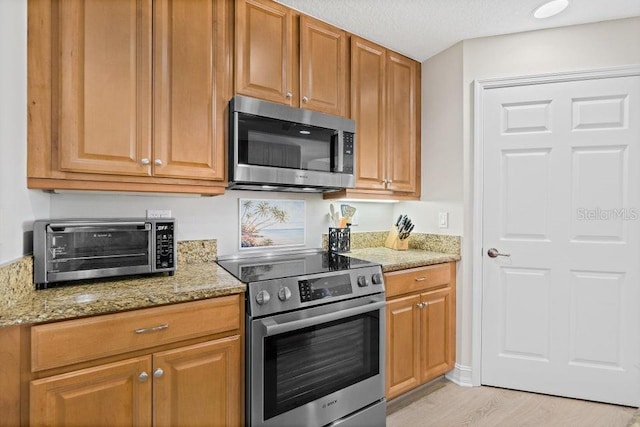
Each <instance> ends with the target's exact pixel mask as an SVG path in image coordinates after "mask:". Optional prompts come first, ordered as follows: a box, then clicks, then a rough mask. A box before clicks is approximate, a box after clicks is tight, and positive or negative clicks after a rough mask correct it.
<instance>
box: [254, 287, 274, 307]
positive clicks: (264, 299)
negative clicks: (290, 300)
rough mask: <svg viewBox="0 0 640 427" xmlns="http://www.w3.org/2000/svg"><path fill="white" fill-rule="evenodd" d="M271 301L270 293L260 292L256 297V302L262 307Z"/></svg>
mask: <svg viewBox="0 0 640 427" xmlns="http://www.w3.org/2000/svg"><path fill="white" fill-rule="evenodd" d="M270 299H271V295H269V292H267V291H265V290H262V291H260V292H258V294H257V295H256V302H257V303H258V304H260V305H262V304H266V303H268V302H269V300H270Z"/></svg>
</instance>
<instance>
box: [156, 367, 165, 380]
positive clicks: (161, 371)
mask: <svg viewBox="0 0 640 427" xmlns="http://www.w3.org/2000/svg"><path fill="white" fill-rule="evenodd" d="M163 375H164V371H163V370H162V368H158V369H156V370H155V371H153V378H161V377H162V376H163Z"/></svg>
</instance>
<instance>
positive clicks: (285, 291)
mask: <svg viewBox="0 0 640 427" xmlns="http://www.w3.org/2000/svg"><path fill="white" fill-rule="evenodd" d="M278 298H280V301H286V300H288V299H289V298H291V290H290V289H289V288H288V287H286V286H285V287H283V288H280V290H279V291H278Z"/></svg>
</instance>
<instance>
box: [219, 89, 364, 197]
mask: <svg viewBox="0 0 640 427" xmlns="http://www.w3.org/2000/svg"><path fill="white" fill-rule="evenodd" d="M287 95H290V96H293V95H292V94H287ZM239 113H246V114H252V115H256V116H262V117H267V118H272V119H276V120H283V121H287V122H294V123H301V124H308V125H312V126H318V127H322V128H325V129H335V130H336V132H337V134H338V138H337V139H338V147H337V149H336V152H337V153H342V152H343V137H344V132H350V133H355V130H356V127H355V121H353V120H350V119H347V118H344V117H339V116H332V115H329V114H324V113H320V112H317V111H311V110H305V109H301V108H293V107H290V106H287V105H283V104H277V103H273V102H268V101H263V100H259V99H255V98H249V97H246V96H240V95H237V96H235V97H234V98H233V99H232V101H231V103H230V112H229V119H230V126H229V130H230V132H229V133H230V135H229V138H230V141H229V143H230V146H229V186H228V188H229V189H234V190H261V191H285V192H286V191H290V192H303V193H311V192H323V193H324V192H332V191H339V190H342V189H344V188H353V187H354V186H355V176H354V175H353V173H352V172H351V173H345V172H336V171H334V172H323V171H314V170H301V169H289V168H280V167H269V166H257V165H248V164H240V163H239V161H238V157H239V156H238V134H239V128H238V120H239V119H238V117H239ZM355 149H356V148H355V144H354V148H353V150H354V158H355V155H356V154H357V153H356V152H355ZM343 167H344V159H343V156H342V155H338V158H337V170H338V171H342V170H343Z"/></svg>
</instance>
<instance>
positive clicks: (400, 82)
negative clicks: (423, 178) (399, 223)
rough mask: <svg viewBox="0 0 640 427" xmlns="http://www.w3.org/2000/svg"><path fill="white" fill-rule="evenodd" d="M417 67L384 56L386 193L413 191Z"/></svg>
mask: <svg viewBox="0 0 640 427" xmlns="http://www.w3.org/2000/svg"><path fill="white" fill-rule="evenodd" d="M418 72H419V64H418V63H417V62H415V61H413V60H411V59H409V58H405V57H403V56H401V55H398V54H395V53H392V52H388V59H387V79H386V90H387V98H386V102H387V105H386V112H387V120H386V122H385V123H386V131H387V135H386V140H387V147H386V148H387V152H386V154H385V157H386V159H387V174H386V177H387V179H389V180H390V182H389V184H388V185H387V189H389V190H393V191H402V192H414V191H416V182H417V179H418V165H419V164H420V137H419V125H418V123H419V120H420V105H419V102H420V87H419V79H418Z"/></svg>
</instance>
